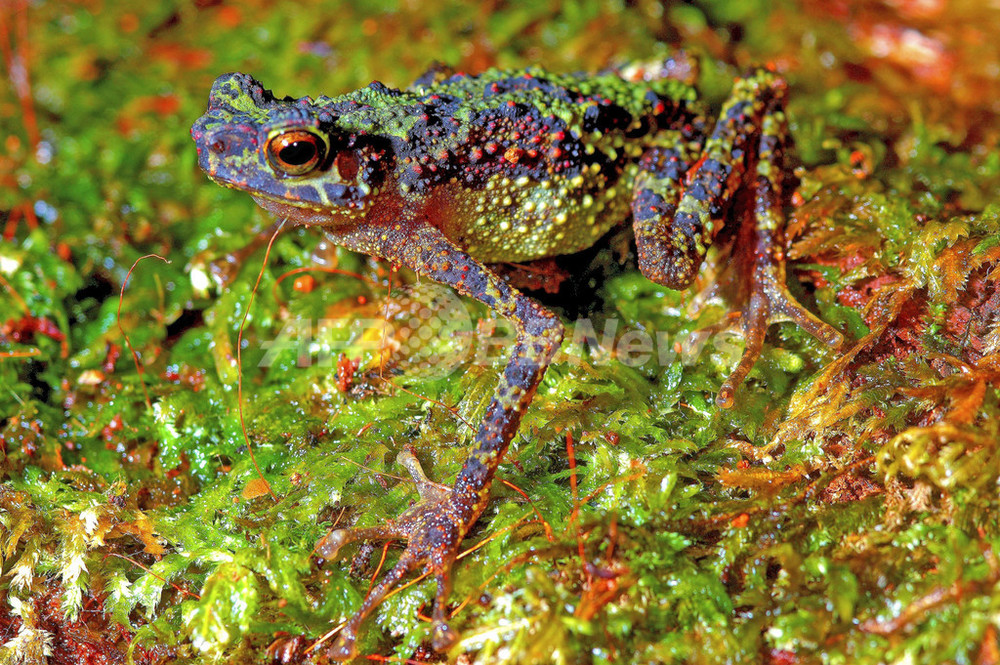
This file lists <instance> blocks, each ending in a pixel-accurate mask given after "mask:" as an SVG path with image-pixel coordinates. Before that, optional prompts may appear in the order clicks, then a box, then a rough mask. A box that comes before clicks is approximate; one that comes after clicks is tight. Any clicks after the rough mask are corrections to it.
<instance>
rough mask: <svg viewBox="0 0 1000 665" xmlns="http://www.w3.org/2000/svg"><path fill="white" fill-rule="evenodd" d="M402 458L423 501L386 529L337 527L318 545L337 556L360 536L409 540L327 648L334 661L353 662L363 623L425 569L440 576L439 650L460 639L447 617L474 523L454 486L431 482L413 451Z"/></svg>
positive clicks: (437, 601)
mask: <svg viewBox="0 0 1000 665" xmlns="http://www.w3.org/2000/svg"><path fill="white" fill-rule="evenodd" d="M396 460H397V461H398V462H399V463H400V464H402V465H403V466H404V467H405V468H406V469H407V471H409V472H410V475H411V476H412V477H413V482H414V483H415V484H416V486H417V492H418V493H419V495H420V501H419V503H417V504H416V505H415V506H413V507H411V508H409V509H407V510H406V511H405V512H404V513H403V514H402V515H400V516H399V517H398V518H396V519H394V520H391V521H389V522H388V523H387V524H385V525H383V526H381V527H374V528H350V529H336V530H334V531H331V532H330V533H329V534H327V536H326V537H325V538H323V539H322V540H321V541H320V542H319V543H318V544H317V546H316V552H317V553H318V554H319V555H320V556H323V557H325V558H327V559H332V558H335V557H336V556H337V553H338V552H339V550H340V548H341V547H343V546H344V545H346V544H348V543H351V542H355V541H359V540H396V539H400V540H406V541H408V542H407V546H406V549H405V550H403V554H402V555H401V556H400V557H399V561H398V562H397V563H396V565H395V566H394V567H393V568H392V570H390V571H389V572H388V573H387V574H386V575H385V577H383V578H382V580H381V581H380V582H379V583H378V584H376V585H375V586H374V587H372V589H371V591H370V592H369V593H368V595H367V596H366V597H365V599H364V602H362V603H361V607H360V608H359V609H358V611H357V612H355V613H354V616H352V617H351V618H350V619H349V620H348V621H347V623H346V624H345V625H344V628H343V629H342V630H341V631H340V634H339V635H338V636H337V641H336V642H334V644H333V646H332V647H330V649H329V650H328V651H327V655H328V656H329V657H330V658H332V659H334V660H347V659H349V658H352V657H354V656H355V655H356V653H357V647H356V645H355V641H356V639H357V635H358V628H359V627H360V626H361V623H362V622H363V621H364V620H365V618H366V617H367V616H368V615H369V614H370V613H371V612H372V610H374V609H375V608H376V607H377V606H378V604H379V603H381V602H382V600H383V599H384V598H385V597H386V595H388V593H389V592H390V591H391V590H392V589H393V587H395V586H396V585H397V584H398V583H399V581H400V580H402V579H403V578H404V577H405V576H406V575H407V574H408V573H410V572H411V571H413V570H416V569H418V568H421V567H422V568H423V571H424V572H426V573H429V574H432V575H434V577H435V579H436V581H437V595H436V596H435V601H434V612H433V639H432V644H433V647H434V649H436V650H437V651H444V650H446V649H448V647H450V646H451V645H452V644H454V643H455V641H456V639H457V637H458V636H457V634H456V633H455V631H454V630H452V629H451V627H449V626H448V623H447V621H446V620H445V617H446V610H447V605H446V604H447V600H448V595H449V593H450V591H451V567H452V564H453V563H454V562H455V557H456V556H457V555H458V548H459V545H460V544H461V541H462V537H463V536H464V534H465V532H466V531H467V530H468V526H469V525H467V524H463V521H462V518H461V516H460V515H459V512H458V511H456V510H455V509H454V508H453V506H452V502H451V495H452V492H451V488H449V487H446V486H444V485H439V484H438V483H435V482H432V481H430V480H428V479H427V477H426V476H425V475H424V473H423V470H422V469H421V468H420V464H419V462H417V459H416V457H414V455H413V453H412V452H411V451H410V450H403V451H402V452H401V453H399V456H398V457H397V458H396Z"/></svg>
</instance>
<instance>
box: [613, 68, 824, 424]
mask: <svg viewBox="0 0 1000 665" xmlns="http://www.w3.org/2000/svg"><path fill="white" fill-rule="evenodd" d="M785 93H786V83H785V81H784V80H783V79H782V78H781V77H779V76H777V75H775V74H773V73H772V72H768V71H764V70H758V71H756V72H754V73H752V74H751V75H749V76H746V77H744V78H741V79H739V80H737V81H736V83H735V85H734V87H733V92H732V94H731V95H730V98H729V100H728V101H727V102H726V103H725V104H724V105H723V107H722V111H721V113H720V115H719V119H718V121H717V122H716V125H715V128H714V129H713V130H712V133H711V136H710V137H709V138H708V140H707V141H706V142H705V147H704V149H703V150H702V151H701V154H700V155H699V156H698V158H697V161H696V162H695V163H694V166H692V167H691V168H690V169H689V170H688V171H687V172H686V173H685V174H684V175H683V176H680V175H679V174H678V173H677V172H676V171H677V169H676V168H673V169H671V168H667V166H668V164H667V163H665V162H664V161H663V159H662V158H660V159H659V160H658V161H657V160H653V161H651V162H649V164H648V165H647V164H645V163H644V164H641V165H640V168H641V169H644V170H650V171H651V172H652V175H646V176H645V180H644V179H643V178H644V176H643V173H642V172H641V173H640V176H639V177H638V178H637V191H636V197H635V199H634V200H633V204H632V207H633V215H634V217H635V224H636V237H637V245H638V246H639V260H640V266H642V261H643V256H644V252H643V248H642V242H643V241H644V240H645V241H647V242H653V243H654V249H653V250H647V251H646V252H645V253H646V255H647V256H652V257H653V258H654V259H655V260H656V261H658V264H657V263H656V262H654V264H653V265H652V266H645V267H643V272H644V273H645V274H646V275H647V276H648V277H650V279H653V280H654V281H657V282H659V283H661V284H664V285H665V286H669V287H671V288H684V287H685V286H687V285H688V284H690V282H691V281H692V280H693V279H694V276H695V274H696V272H697V270H698V267H699V266H700V264H701V262H702V260H703V259H704V257H705V252H706V251H707V248H708V246H709V245H710V244H711V242H712V240H713V239H714V238H715V236H716V234H717V233H718V232H719V230H720V229H721V226H722V224H723V221H724V220H725V218H726V215H727V213H728V212H729V211H730V209H731V207H732V203H733V201H734V199H740V200H741V201H750V202H751V203H750V205H748V206H747V208H746V209H745V210H734V211H732V212H733V213H734V214H735V216H736V217H737V218H738V219H739V220H740V227H739V228H738V229H737V233H736V237H735V240H734V245H733V250H732V255H731V256H732V265H731V266H730V267H731V268H732V270H733V271H734V272H735V275H734V277H735V279H736V280H737V286H738V287H739V291H741V293H740V296H739V297H740V302H741V308H742V309H741V312H740V314H739V317H738V322H737V323H736V325H737V326H738V327H740V328H741V329H742V331H743V333H744V338H745V340H746V345H745V347H744V350H743V355H742V357H741V358H740V361H739V363H738V364H737V365H736V368H735V369H734V370H733V372H732V373H731V374H730V376H729V378H727V379H726V380H725V382H723V384H722V386H721V388H720V389H719V393H718V395H717V396H716V403H717V404H718V405H719V406H721V407H723V408H729V407H731V406H732V404H733V394H734V392H735V391H736V388H737V387H739V385H740V384H741V383H742V382H743V380H744V379H745V378H746V376H747V374H748V373H749V372H750V370H751V368H753V365H754V363H755V362H756V361H757V359H758V358H759V357H760V353H761V350H762V348H763V345H764V336H765V333H766V332H767V328H768V326H769V325H770V324H771V323H773V322H776V321H782V320H791V321H793V322H795V323H796V324H798V325H799V326H801V327H802V328H803V329H804V330H806V331H807V332H808V333H810V334H811V335H813V336H815V337H816V338H818V339H820V340H821V341H823V342H825V343H827V344H830V345H832V346H839V345H840V344H841V343H842V342H843V337H842V336H841V334H840V333H839V332H837V331H836V330H834V329H833V328H832V327H830V326H829V325H827V324H826V323H824V322H822V321H820V320H819V319H818V318H817V317H816V316H814V315H813V314H812V313H811V312H809V311H808V310H807V309H805V308H804V307H803V306H802V305H801V304H799V303H798V302H797V301H796V300H795V298H794V297H793V296H792V295H791V294H790V293H789V292H788V288H787V286H786V285H785V264H784V216H783V214H782V209H781V206H782V180H783V178H784V150H785V147H786V145H787V144H788V141H789V139H788V129H787V122H786V119H785V112H784V102H785ZM661 152H663V151H661ZM681 156H682V155H678V157H681ZM678 162H679V163H683V159H680V160H678ZM649 166H653V167H654V168H652V169H650V168H649ZM657 168H658V171H657ZM674 178H677V180H678V184H677V185H671V184H670V183H669V182H668V181H670V180H672V179H674ZM644 184H645V185H646V186H645V188H644V187H643V185H644ZM656 187H659V190H658V191H657V190H656ZM678 190H682V191H680V192H678ZM741 193H745V194H747V196H744V197H740V196H737V195H738V194H741ZM653 194H657V195H658V196H653ZM674 200H676V201H677V202H676V204H675V203H673V201H674ZM650 202H652V203H650ZM657 215H659V216H661V217H662V219H661V222H660V223H661V224H662V227H660V229H659V230H655V224H654V219H653V218H654V217H655V216H657Z"/></svg>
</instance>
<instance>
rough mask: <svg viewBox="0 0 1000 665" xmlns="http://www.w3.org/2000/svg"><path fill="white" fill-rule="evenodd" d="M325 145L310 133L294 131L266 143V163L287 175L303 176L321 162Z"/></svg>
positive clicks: (279, 135) (284, 133)
mask: <svg viewBox="0 0 1000 665" xmlns="http://www.w3.org/2000/svg"><path fill="white" fill-rule="evenodd" d="M325 154H326V144H325V143H324V142H323V140H322V139H321V138H320V137H318V136H317V135H315V134H313V133H312V132H307V131H303V130H301V129H294V130H291V131H288V132H283V133H281V134H278V135H277V136H274V137H272V138H271V139H270V140H268V142H267V161H268V162H270V163H271V166H272V167H274V168H275V170H278V171H281V172H282V173H285V174H287V175H305V174H306V173H309V172H310V171H312V170H313V169H315V168H316V167H317V166H319V165H320V163H321V162H322V161H323V157H324V155H325Z"/></svg>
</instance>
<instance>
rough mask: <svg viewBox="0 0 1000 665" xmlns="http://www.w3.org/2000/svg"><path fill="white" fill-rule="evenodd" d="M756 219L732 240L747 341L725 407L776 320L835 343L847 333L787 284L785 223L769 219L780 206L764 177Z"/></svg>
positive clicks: (722, 398)
mask: <svg viewBox="0 0 1000 665" xmlns="http://www.w3.org/2000/svg"><path fill="white" fill-rule="evenodd" d="M754 198H755V201H754V206H753V213H751V214H752V215H753V216H754V217H755V219H754V220H753V221H749V222H747V223H744V224H743V225H742V227H741V229H740V231H739V235H738V237H737V238H736V239H735V242H734V246H733V256H732V259H733V262H732V264H731V268H732V269H733V270H735V271H736V281H737V284H739V285H742V286H743V287H744V289H745V290H744V294H743V302H744V305H743V308H742V311H741V312H739V313H736V314H734V315H733V316H731V317H730V319H729V321H730V324H731V325H725V323H726V322H723V325H722V326H720V327H728V328H734V327H735V328H737V329H739V330H741V331H742V332H743V338H744V340H745V346H744V348H743V355H742V357H741V358H740V361H739V363H737V365H736V367H735V368H734V369H733V371H732V373H730V375H729V378H727V379H726V380H725V381H724V382H723V384H722V387H721V388H719V393H718V395H716V397H715V403H716V404H718V405H719V406H720V407H722V408H724V409H728V408H730V407H731V406H732V405H733V394H734V393H735V392H736V389H737V388H738V387H739V386H740V384H741V383H743V380H744V379H746V377H747V374H749V373H750V370H751V369H752V368H753V366H754V363H756V362H757V359H758V358H759V357H760V353H761V351H762V350H763V348H764V336H765V335H766V334H767V329H768V327H769V326H770V325H771V324H772V323H778V322H780V321H791V322H793V323H795V324H796V325H798V326H799V327H800V328H802V329H803V330H805V331H806V332H807V333H809V334H810V335H812V336H813V337H815V338H816V339H818V340H820V341H821V342H824V343H826V344H829V345H830V346H832V347H834V348H837V347H840V345H841V344H843V342H844V336H843V335H841V334H840V332H838V331H837V330H836V329H835V328H833V327H832V326H830V325H828V324H826V323H824V322H823V321H821V320H820V319H819V318H818V317H817V316H816V315H814V314H813V313H812V312H810V311H809V310H808V309H806V308H805V307H804V306H802V305H801V304H800V303H799V302H798V301H797V300H796V299H795V297H794V296H793V295H792V294H791V293H790V292H789V291H788V286H787V285H786V284H785V262H784V250H783V246H784V238H783V237H782V234H781V227H780V226H778V225H777V224H774V223H773V222H770V220H768V216H769V215H771V214H774V213H773V211H775V210H777V209H778V206H777V202H776V201H775V198H776V192H775V191H774V189H773V188H772V186H771V183H770V182H769V181H768V180H767V179H765V178H759V179H758V180H757V182H756V183H755V187H754Z"/></svg>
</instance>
